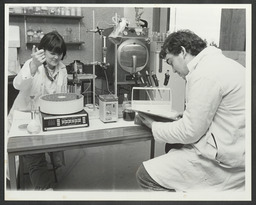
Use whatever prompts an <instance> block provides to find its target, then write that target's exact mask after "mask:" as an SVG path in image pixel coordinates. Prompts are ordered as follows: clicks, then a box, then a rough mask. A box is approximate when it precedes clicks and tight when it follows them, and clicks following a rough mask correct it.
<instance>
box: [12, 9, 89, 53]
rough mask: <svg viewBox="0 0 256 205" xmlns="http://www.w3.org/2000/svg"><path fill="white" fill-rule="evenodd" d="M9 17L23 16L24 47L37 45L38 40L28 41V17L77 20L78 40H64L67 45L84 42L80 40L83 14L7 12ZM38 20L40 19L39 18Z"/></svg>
mask: <svg viewBox="0 0 256 205" xmlns="http://www.w3.org/2000/svg"><path fill="white" fill-rule="evenodd" d="M9 16H10V17H17V18H23V19H24V37H25V44H26V48H28V47H29V48H32V46H33V45H38V44H39V41H28V36H27V24H28V21H30V19H33V18H35V19H37V20H38V19H41V18H48V19H60V20H61V19H70V20H75V21H78V35H79V36H78V40H77V41H70V42H65V43H66V45H67V46H79V49H80V46H81V45H82V44H84V42H83V41H81V34H80V33H81V19H82V18H84V16H71V15H53V14H52V15H51V14H27V13H9ZM39 21H40V20H39Z"/></svg>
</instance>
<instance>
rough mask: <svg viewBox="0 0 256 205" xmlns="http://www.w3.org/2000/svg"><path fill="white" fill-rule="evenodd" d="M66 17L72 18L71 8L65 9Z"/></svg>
mask: <svg viewBox="0 0 256 205" xmlns="http://www.w3.org/2000/svg"><path fill="white" fill-rule="evenodd" d="M65 15H66V16H70V15H71V13H70V8H69V7H66V8H65Z"/></svg>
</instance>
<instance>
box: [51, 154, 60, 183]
mask: <svg viewBox="0 0 256 205" xmlns="http://www.w3.org/2000/svg"><path fill="white" fill-rule="evenodd" d="M49 154H50V159H51V164H52V166H53V174H54V180H55V182H58V178H57V174H56V166H55V163H54V160H53V153H52V152H50V153H49Z"/></svg>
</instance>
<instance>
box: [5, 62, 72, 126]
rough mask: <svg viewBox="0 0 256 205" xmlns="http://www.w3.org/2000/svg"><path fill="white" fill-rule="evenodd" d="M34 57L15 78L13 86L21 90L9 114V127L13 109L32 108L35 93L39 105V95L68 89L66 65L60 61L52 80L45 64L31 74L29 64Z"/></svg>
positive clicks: (36, 104)
mask: <svg viewBox="0 0 256 205" xmlns="http://www.w3.org/2000/svg"><path fill="white" fill-rule="evenodd" d="M31 61H32V59H29V60H28V61H26V62H25V64H24V65H23V67H22V69H21V70H20V72H19V73H18V75H17V76H16V77H15V78H14V80H13V86H14V88H16V89H17V90H20V92H19V94H18V96H17V97H16V99H15V101H14V103H13V106H12V108H11V110H10V113H9V116H8V123H9V125H8V129H9V128H10V125H11V123H12V115H13V110H30V109H31V99H30V96H31V95H35V106H36V107H38V106H39V104H38V103H39V97H40V96H42V95H44V94H52V93H59V92H66V91H67V77H68V75H67V70H66V66H65V65H64V64H63V63H62V62H60V63H59V64H58V65H57V66H56V71H55V73H58V75H57V78H56V80H55V81H54V82H51V81H50V80H49V79H48V78H47V76H46V74H45V70H44V66H43V65H41V66H39V67H38V71H37V72H36V74H35V75H34V76H32V75H31V72H30V67H29V64H30V62H31Z"/></svg>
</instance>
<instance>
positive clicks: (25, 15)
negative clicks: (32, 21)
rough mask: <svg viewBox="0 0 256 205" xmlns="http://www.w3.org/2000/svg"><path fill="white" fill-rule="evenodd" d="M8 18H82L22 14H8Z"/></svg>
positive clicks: (75, 17) (79, 17) (79, 18)
mask: <svg viewBox="0 0 256 205" xmlns="http://www.w3.org/2000/svg"><path fill="white" fill-rule="evenodd" d="M9 16H12V17H15V16H17V17H24V18H26V17H32V18H36V17H38V18H66V19H78V20H81V19H82V18H84V17H83V16H66V15H50V14H47V15H46V14H24V13H10V14H9Z"/></svg>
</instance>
